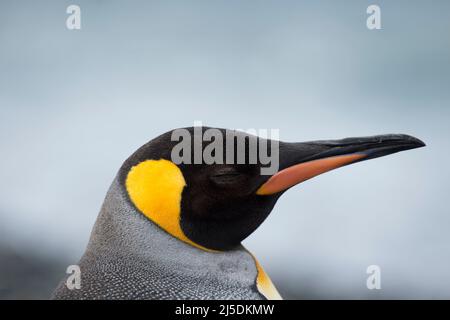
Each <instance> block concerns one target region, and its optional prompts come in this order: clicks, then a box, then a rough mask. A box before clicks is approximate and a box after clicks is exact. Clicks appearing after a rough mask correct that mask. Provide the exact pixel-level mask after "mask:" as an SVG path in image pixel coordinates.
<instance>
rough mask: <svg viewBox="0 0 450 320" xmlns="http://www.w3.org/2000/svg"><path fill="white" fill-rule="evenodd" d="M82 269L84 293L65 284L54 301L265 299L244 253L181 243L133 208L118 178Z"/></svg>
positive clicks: (108, 196)
mask: <svg viewBox="0 0 450 320" xmlns="http://www.w3.org/2000/svg"><path fill="white" fill-rule="evenodd" d="M79 266H80V269H81V289H72V290H69V289H68V288H67V287H66V284H65V282H66V279H64V280H63V281H61V283H60V285H59V286H58V287H57V289H56V290H55V292H54V294H53V298H55V299H264V297H263V296H262V295H261V294H260V293H259V292H258V290H257V288H256V277H257V269H256V265H255V261H254V259H253V257H252V256H251V255H250V254H249V253H248V252H247V251H246V250H245V248H243V247H242V246H240V247H237V248H236V249H233V250H229V251H225V252H207V251H203V250H201V249H198V248H195V247H193V246H191V245H189V244H186V243H184V242H182V241H180V240H178V239H176V238H175V237H173V236H171V235H169V234H168V233H166V232H165V231H164V230H162V229H161V228H159V227H158V226H157V225H155V224H154V223H153V222H152V221H150V220H149V219H147V218H146V217H145V216H144V215H142V214H141V213H139V212H138V211H137V210H136V209H135V208H134V206H133V205H132V204H131V203H130V202H129V200H128V198H127V195H126V192H125V190H124V188H123V187H122V186H121V185H120V183H119V180H118V178H117V177H116V179H115V180H114V182H113V183H112V185H111V187H110V189H109V191H108V193H107V195H106V198H105V201H104V204H103V206H102V209H101V211H100V214H99V216H98V218H97V221H96V223H95V225H94V229H93V231H92V234H91V238H90V241H89V244H88V247H87V249H86V252H85V254H84V255H83V257H82V258H81V260H80V262H79Z"/></svg>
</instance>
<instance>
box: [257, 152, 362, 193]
mask: <svg viewBox="0 0 450 320" xmlns="http://www.w3.org/2000/svg"><path fill="white" fill-rule="evenodd" d="M364 157H366V155H365V154H349V155H342V156H334V157H329V158H323V159H317V160H312V161H308V162H304V163H299V164H296V165H293V166H291V167H288V168H286V169H283V170H281V171H280V172H278V173H276V174H275V175H273V176H272V177H270V179H269V180H267V182H266V183H264V184H263V185H262V186H261V187H260V188H259V189H258V190H257V191H256V194H258V195H270V194H274V193H277V192H281V191H283V190H286V189H288V188H290V187H292V186H294V185H296V184H298V183H300V182H303V181H305V180H308V179H311V178H313V177H315V176H317V175H319V174H321V173H324V172H327V171H330V170H333V169H336V168H339V167H342V166H344V165H346V164H349V163H352V162H354V161H357V160H360V159H362V158H364Z"/></svg>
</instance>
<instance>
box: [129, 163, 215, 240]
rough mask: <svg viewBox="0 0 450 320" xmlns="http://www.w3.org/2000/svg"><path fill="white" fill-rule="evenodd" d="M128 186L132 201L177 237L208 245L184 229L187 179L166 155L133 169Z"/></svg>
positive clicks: (147, 215)
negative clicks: (183, 199) (182, 221)
mask: <svg viewBox="0 0 450 320" xmlns="http://www.w3.org/2000/svg"><path fill="white" fill-rule="evenodd" d="M125 186H126V189H127V192H128V195H129V197H130V199H131V201H132V202H133V204H134V205H135V206H136V207H137V208H138V209H139V211H141V212H142V213H143V214H144V215H145V216H146V217H147V218H149V219H150V220H152V221H153V222H155V223H156V224H157V225H158V226H160V227H161V228H163V229H164V230H165V231H167V232H168V233H170V234H171V235H173V236H174V237H176V238H178V239H180V240H182V241H184V242H187V243H189V244H191V245H193V246H195V247H198V248H201V249H206V248H203V247H202V246H200V245H198V244H196V243H194V242H192V241H191V240H190V239H189V238H188V237H186V235H185V234H184V232H183V230H182V229H181V226H180V212H181V195H182V192H183V188H184V187H185V186H186V181H185V180H184V177H183V173H182V172H181V170H180V168H178V166H177V165H176V164H174V163H173V162H171V161H169V160H165V159H160V160H146V161H143V162H141V163H139V164H137V165H135V166H134V167H132V168H131V169H130V171H129V172H128V175H127V178H126V181H125Z"/></svg>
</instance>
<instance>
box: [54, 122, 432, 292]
mask: <svg viewBox="0 0 450 320" xmlns="http://www.w3.org/2000/svg"><path fill="white" fill-rule="evenodd" d="M200 128H201V130H200V133H201V134H203V133H205V132H206V130H207V129H211V128H207V127H200ZM176 130H179V129H175V130H172V131H169V132H167V133H165V134H162V135H161V136H159V137H157V138H155V139H153V140H151V141H150V142H148V143H147V144H145V145H143V146H142V147H141V148H139V149H138V150H137V151H136V152H135V153H134V154H132V155H131V156H130V157H129V158H128V159H127V160H126V161H125V162H124V163H123V165H122V166H121V168H120V170H119V172H118V174H117V175H116V177H115V179H114V180H113V182H112V185H111V187H110V188H109V190H108V192H107V195H106V198H105V200H104V203H103V206H102V208H101V210H100V213H99V216H98V218H97V221H96V223H95V225H94V228H93V230H92V233H91V237H90V239H89V243H88V246H87V248H86V251H85V253H84V254H83V256H82V257H81V260H80V261H79V263H78V266H79V268H80V269H79V270H80V275H79V276H80V287H79V288H73V287H70V288H71V289H69V286H67V283H66V282H67V277H69V276H67V277H66V278H65V279H63V280H62V281H61V283H60V284H59V285H58V287H57V288H56V290H55V291H54V293H53V296H52V297H53V298H54V299H281V296H280V294H279V293H278V291H277V289H276V288H275V286H274V285H273V283H272V281H271V280H270V278H269V276H268V275H267V274H266V273H265V272H264V269H263V268H262V267H261V265H260V264H259V263H258V261H257V260H256V259H255V257H254V256H253V255H252V254H251V253H250V252H249V251H248V250H247V249H246V248H244V247H243V246H242V244H241V242H242V241H243V240H244V239H245V238H246V237H248V236H249V235H250V234H251V233H252V232H253V231H255V229H256V228H258V226H259V225H260V224H261V223H262V222H263V221H264V220H265V219H266V217H267V216H268V215H269V213H270V212H271V211H272V209H273V207H274V205H275V203H276V201H277V200H278V198H279V197H280V196H281V195H282V194H283V193H284V192H285V191H286V190H288V189H289V188H291V187H292V186H294V185H296V184H298V183H300V182H302V181H305V180H307V179H310V178H312V177H314V176H317V175H319V174H321V173H324V172H327V171H330V170H332V169H336V168H339V167H342V166H345V165H348V164H353V163H357V162H360V161H363V160H368V159H373V158H377V157H381V156H385V155H389V154H392V153H395V152H399V151H404V150H408V149H414V148H418V147H423V146H424V145H425V144H424V143H423V142H422V141H420V140H419V139H417V138H414V137H412V136H408V135H402V134H389V135H379V136H372V137H362V138H346V139H342V140H326V141H313V142H303V143H292V142H281V141H277V142H276V143H272V142H274V141H273V140H270V139H263V138H261V137H256V136H253V135H250V134H247V133H244V132H239V131H231V130H226V129H214V130H216V132H221V133H223V136H226V137H229V136H232V137H233V142H236V141H238V140H239V139H241V138H242V139H241V141H244V142H245V143H244V147H243V148H239V147H238V146H237V145H238V144H237V143H232V144H231V145H232V146H233V147H232V148H224V149H223V150H225V152H222V154H220V152H219V150H218V149H217V150H215V151H214V153H215V154H214V156H215V157H216V159H217V158H218V159H219V160H220V159H222V160H224V161H216V162H215V163H210V162H208V163H207V162H206V161H205V160H204V159H201V160H200V161H197V162H195V161H185V162H181V163H177V162H176V161H173V152H172V151H173V149H174V148H176V146H177V145H178V144H179V140H176V139H173V137H174V133H175V132H176ZM183 130H185V131H186V132H188V133H189V134H192V136H194V137H195V135H196V134H198V131H196V128H192V127H191V128H184V129H183ZM196 132H197V133H196ZM229 132H232V133H233V134H232V135H230V134H229ZM215 139H217V141H216V142H219V143H221V144H223V146H224V147H225V139H224V140H222V141H219V140H218V138H217V137H216V138H215ZM198 141H199V140H196V139H192V140H191V142H190V143H191V145H192V147H193V148H192V149H191V152H192V154H191V156H193V157H196V155H195V154H194V152H195V150H197V151H198V148H197V147H198V146H197V145H196V143H197V142H198ZM210 141H211V139H210ZM251 141H257V142H259V143H260V142H262V143H263V144H262V145H264V143H266V145H267V146H268V147H267V148H268V151H269V153H270V154H271V155H275V154H277V155H278V161H279V162H278V169H277V170H276V171H275V172H273V173H272V174H261V172H262V171H261V169H262V168H263V167H265V166H266V165H267V161H265V160H264V159H262V157H261V156H260V154H259V153H258V156H257V157H256V160H255V158H254V157H253V158H252V156H251V154H250V151H251V148H250V146H251ZM200 143H201V146H200V151H202V150H205V148H207V146H205V145H204V143H203V142H200ZM258 145H259V144H258ZM227 146H228V144H227ZM184 152H185V151H183V153H184ZM231 153H232V154H231ZM243 153H244V154H245V157H244V160H245V161H225V160H230V159H231V160H236V159H237V156H238V155H239V154H241V155H242V154H243ZM269 153H268V154H269ZM185 156H189V154H183V157H185ZM193 157H190V159H191V160H192V159H193ZM186 159H189V157H186ZM252 159H253V161H251V160H252ZM197 160H198V159H197Z"/></svg>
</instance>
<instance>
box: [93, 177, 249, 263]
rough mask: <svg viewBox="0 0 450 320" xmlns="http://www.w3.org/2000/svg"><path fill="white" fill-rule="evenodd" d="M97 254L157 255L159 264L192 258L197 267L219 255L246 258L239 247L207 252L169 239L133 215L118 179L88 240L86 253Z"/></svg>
mask: <svg viewBox="0 0 450 320" xmlns="http://www.w3.org/2000/svg"><path fill="white" fill-rule="evenodd" d="M99 250H100V251H101V250H117V251H118V253H120V252H124V251H126V252H128V253H135V254H137V255H141V256H142V255H144V256H152V255H157V256H158V259H159V260H161V261H163V260H164V259H166V258H167V259H169V260H170V256H171V255H178V256H179V255H187V256H190V255H195V256H196V257H197V259H196V261H198V263H199V264H201V263H202V261H201V259H198V258H199V257H205V258H208V257H210V255H215V256H218V255H222V256H224V257H230V258H231V257H232V256H233V254H236V253H245V254H246V255H248V254H249V253H248V252H247V251H246V249H245V248H244V247H243V246H242V245H239V246H237V247H236V248H234V249H232V250H227V251H221V252H208V251H204V250H202V249H199V248H196V247H194V246H192V245H190V244H187V243H185V242H183V241H181V240H179V239H177V238H176V237H174V236H172V235H170V234H169V233H167V232H166V231H164V230H163V229H161V228H160V227H159V226H157V225H156V224H155V223H154V222H153V221H151V220H150V219H148V218H147V217H145V216H144V215H143V214H141V213H140V212H139V211H137V209H136V208H135V207H134V206H133V205H132V204H131V202H130V200H129V199H128V197H127V194H126V191H125V189H124V188H123V186H122V185H121V184H120V182H119V179H118V177H116V178H115V179H114V181H113V183H112V184H111V187H110V189H109V190H108V193H107V195H106V198H105V201H104V204H103V206H102V208H101V210H100V214H99V216H98V218H97V221H96V223H95V225H94V228H93V231H92V233H91V238H90V240H89V244H88V251H90V252H95V251H99ZM162 252H163V253H164V254H161V253H162ZM194 260H195V259H194Z"/></svg>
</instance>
